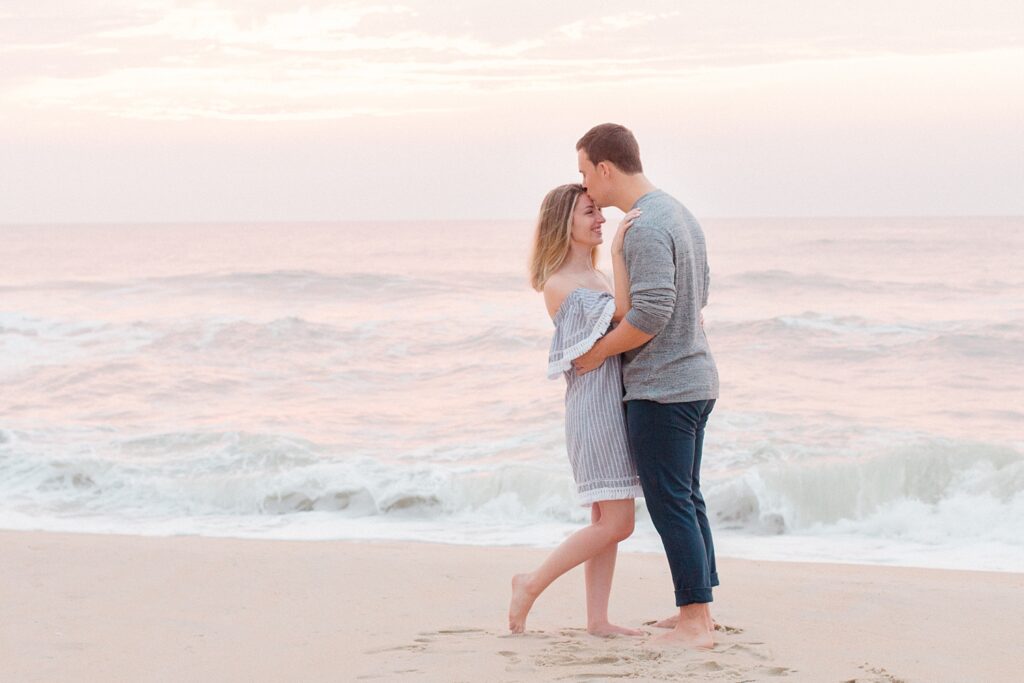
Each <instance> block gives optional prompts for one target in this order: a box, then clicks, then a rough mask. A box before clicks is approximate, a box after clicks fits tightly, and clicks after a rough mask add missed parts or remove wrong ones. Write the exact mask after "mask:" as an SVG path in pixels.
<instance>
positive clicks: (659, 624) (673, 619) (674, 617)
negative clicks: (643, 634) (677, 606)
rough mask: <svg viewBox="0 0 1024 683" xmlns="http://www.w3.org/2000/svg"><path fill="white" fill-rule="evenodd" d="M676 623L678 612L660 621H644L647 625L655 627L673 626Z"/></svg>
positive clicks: (677, 621)
mask: <svg viewBox="0 0 1024 683" xmlns="http://www.w3.org/2000/svg"><path fill="white" fill-rule="evenodd" d="M678 623H679V615H678V614H673V615H672V616H670V617H666V618H665V619H662V620H661V621H648V622H646V624H647V625H648V626H653V627H655V628H675V627H676V624H678Z"/></svg>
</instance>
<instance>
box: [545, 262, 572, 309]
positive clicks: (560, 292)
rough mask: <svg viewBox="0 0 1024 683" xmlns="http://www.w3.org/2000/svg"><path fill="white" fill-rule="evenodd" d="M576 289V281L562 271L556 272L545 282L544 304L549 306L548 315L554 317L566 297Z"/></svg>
mask: <svg viewBox="0 0 1024 683" xmlns="http://www.w3.org/2000/svg"><path fill="white" fill-rule="evenodd" d="M574 289H576V283H575V282H574V281H573V280H572V279H571V278H569V277H567V276H565V275H564V274H562V273H555V274H553V275H552V276H551V277H549V278H548V281H547V282H545V283H544V305H545V306H547V308H548V315H550V316H551V317H552V318H554V317H555V314H556V313H558V309H559V308H561V307H562V302H563V301H565V298H566V297H567V296H569V295H570V294H571V293H572V290H574Z"/></svg>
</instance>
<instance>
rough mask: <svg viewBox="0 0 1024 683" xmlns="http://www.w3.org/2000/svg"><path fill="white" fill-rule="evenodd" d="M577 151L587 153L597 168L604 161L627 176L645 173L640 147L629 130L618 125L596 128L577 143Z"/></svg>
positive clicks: (602, 125)
mask: <svg viewBox="0 0 1024 683" xmlns="http://www.w3.org/2000/svg"><path fill="white" fill-rule="evenodd" d="M576 149H577V151H578V150H581V149H582V150H583V151H584V152H586V153H587V158H588V159H590V163H592V164H594V165H595V166H597V165H598V164H599V163H601V162H602V161H610V162H612V163H613V164H615V166H616V167H618V169H619V170H620V171H622V172H623V173H625V174H627V175H636V174H637V173H643V172H644V167H643V164H641V163H640V145H638V144H637V143H636V138H635V137H633V133H631V132H630V130H629V129H628V128H626V127H625V126H620V125H619V124H617V123H602V124H601V125H599V126H594V127H593V128H591V129H590V130H588V131H587V134H586V135H584V136H583V137H581V138H580V140H579V142H577V143H576Z"/></svg>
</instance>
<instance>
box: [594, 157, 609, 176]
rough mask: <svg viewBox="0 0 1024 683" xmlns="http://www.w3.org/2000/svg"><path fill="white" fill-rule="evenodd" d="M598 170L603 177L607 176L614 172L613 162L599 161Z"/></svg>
mask: <svg viewBox="0 0 1024 683" xmlns="http://www.w3.org/2000/svg"><path fill="white" fill-rule="evenodd" d="M597 171H598V173H600V174H601V177H602V178H607V177H609V176H610V175H611V174H612V164H611V162H609V161H599V162H597Z"/></svg>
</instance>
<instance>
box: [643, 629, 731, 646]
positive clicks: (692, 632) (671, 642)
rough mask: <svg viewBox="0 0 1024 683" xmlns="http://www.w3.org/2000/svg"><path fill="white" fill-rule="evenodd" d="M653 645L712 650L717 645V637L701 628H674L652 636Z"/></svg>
mask: <svg viewBox="0 0 1024 683" xmlns="http://www.w3.org/2000/svg"><path fill="white" fill-rule="evenodd" d="M650 642H651V644H653V645H666V646H671V647H689V648H695V649H700V650H710V649H711V648H713V647H714V646H715V639H714V638H713V637H712V636H711V632H710V631H706V630H704V629H703V628H699V629H680V628H674V629H672V630H671V631H669V632H668V633H662V634H661V635H660V636H656V637H654V638H651V640H650Z"/></svg>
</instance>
